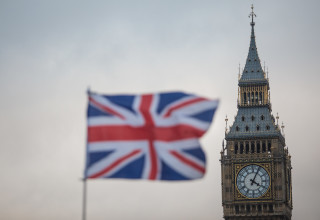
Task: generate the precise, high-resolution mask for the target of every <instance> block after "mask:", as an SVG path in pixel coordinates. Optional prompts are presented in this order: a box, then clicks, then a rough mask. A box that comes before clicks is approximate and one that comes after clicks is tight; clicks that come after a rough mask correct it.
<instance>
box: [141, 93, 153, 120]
mask: <svg viewBox="0 0 320 220" xmlns="http://www.w3.org/2000/svg"><path fill="white" fill-rule="evenodd" d="M151 104H152V95H143V96H141V104H140V108H139V109H140V112H141V113H142V115H143V118H144V120H145V123H146V125H153V124H154V123H153V120H152V116H151V114H150V108H151Z"/></svg>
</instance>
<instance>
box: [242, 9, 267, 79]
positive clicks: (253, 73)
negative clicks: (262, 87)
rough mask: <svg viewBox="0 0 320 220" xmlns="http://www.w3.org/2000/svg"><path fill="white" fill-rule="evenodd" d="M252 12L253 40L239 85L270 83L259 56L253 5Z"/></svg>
mask: <svg viewBox="0 0 320 220" xmlns="http://www.w3.org/2000/svg"><path fill="white" fill-rule="evenodd" d="M251 8H252V12H251V13H250V15H249V17H251V18H252V20H251V23H250V25H251V40H250V47H249V52H248V57H247V60H246V65H245V67H244V70H243V72H242V75H241V78H240V80H239V85H241V84H248V83H249V84H252V83H263V84H265V83H268V81H267V79H266V77H265V73H264V71H263V69H262V67H261V62H260V59H259V56H258V50H257V45H256V39H255V34H254V25H255V22H254V20H253V18H254V17H255V16H256V15H255V14H254V12H253V6H252V7H251Z"/></svg>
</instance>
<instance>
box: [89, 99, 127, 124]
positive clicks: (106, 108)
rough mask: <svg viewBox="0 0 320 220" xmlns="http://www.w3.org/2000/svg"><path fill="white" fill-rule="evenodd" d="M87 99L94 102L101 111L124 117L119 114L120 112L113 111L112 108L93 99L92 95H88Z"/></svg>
mask: <svg viewBox="0 0 320 220" xmlns="http://www.w3.org/2000/svg"><path fill="white" fill-rule="evenodd" d="M89 101H90V102H92V104H94V105H95V106H97V107H98V108H100V109H102V110H103V111H105V112H107V113H109V114H112V115H116V116H118V117H119V118H122V119H125V117H124V116H123V115H121V114H120V113H118V112H116V111H114V110H113V109H111V108H109V107H107V106H105V105H102V104H100V103H99V102H97V101H96V100H94V99H93V98H92V97H89Z"/></svg>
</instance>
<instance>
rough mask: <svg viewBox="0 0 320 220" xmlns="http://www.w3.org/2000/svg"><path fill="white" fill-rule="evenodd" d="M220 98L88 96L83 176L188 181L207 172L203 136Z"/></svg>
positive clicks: (190, 95)
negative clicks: (201, 143) (85, 159)
mask: <svg viewBox="0 0 320 220" xmlns="http://www.w3.org/2000/svg"><path fill="white" fill-rule="evenodd" d="M217 107H218V100H209V99H206V98H202V97H198V96H195V95H192V94H186V93H182V92H171V93H158V94H146V95H100V94H95V93H89V105H88V143H87V162H86V169H85V178H130V179H149V180H189V179H198V178H201V177H202V176H203V175H204V173H205V154H204V152H203V151H202V149H201V148H200V143H199V140H198V138H200V137H201V136H202V135H203V134H204V133H205V132H206V130H207V129H208V128H209V126H210V123H211V121H212V119H213V115H214V112H215V111H216V109H217Z"/></svg>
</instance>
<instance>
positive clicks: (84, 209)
mask: <svg viewBox="0 0 320 220" xmlns="http://www.w3.org/2000/svg"><path fill="white" fill-rule="evenodd" d="M82 181H83V195H82V220H86V217H87V179H86V178H83V179H82Z"/></svg>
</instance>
